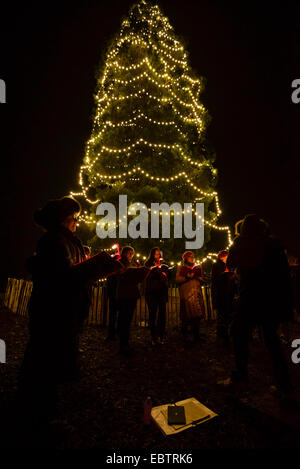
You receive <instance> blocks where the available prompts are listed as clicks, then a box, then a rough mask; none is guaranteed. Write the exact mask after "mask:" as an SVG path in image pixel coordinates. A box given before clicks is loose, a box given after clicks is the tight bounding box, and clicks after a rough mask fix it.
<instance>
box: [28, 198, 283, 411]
mask: <svg viewBox="0 0 300 469" xmlns="http://www.w3.org/2000/svg"><path fill="white" fill-rule="evenodd" d="M79 212H80V204H79V203H78V202H77V201H76V200H74V199H73V198H70V197H63V198H62V199H58V200H52V201H49V202H48V203H47V204H46V205H45V207H43V208H42V209H40V210H38V211H36V212H35V214H34V220H35V222H36V223H37V224H38V225H39V226H41V227H42V228H43V229H44V230H45V233H44V235H43V236H42V238H41V239H40V241H39V243H38V246H37V249H36V253H35V255H34V256H32V257H31V258H30V259H28V261H27V264H26V265H27V269H28V270H29V271H30V273H31V275H32V280H33V291H32V295H31V299H30V303H29V331H30V339H29V342H28V345H27V348H26V351H25V356H24V361H23V364H22V369H21V375H20V384H19V394H20V399H21V401H22V400H23V402H24V403H25V402H26V405H25V407H26V408H27V409H30V408H35V409H38V413H39V414H43V413H45V412H46V413H48V412H49V410H50V409H51V404H52V405H53V406H54V405H55V402H56V393H57V385H58V384H59V383H62V382H64V381H66V380H69V379H72V378H74V376H76V375H77V373H78V363H77V358H78V340H79V334H80V332H81V330H82V327H83V323H84V320H85V318H86V317H87V315H88V310H89V304H90V299H91V292H92V286H93V283H94V282H95V281H96V280H97V279H98V278H99V277H106V278H107V287H108V298H109V328H108V331H109V332H108V338H109V339H114V338H116V335H118V336H119V340H120V353H121V354H124V355H130V354H131V351H132V350H131V347H130V343H129V338H130V324H131V321H132V317H133V313H134V310H135V308H136V303H137V299H138V298H139V296H140V294H141V291H140V288H141V285H143V289H144V295H145V299H146V303H147V306H148V311H149V329H150V341H151V342H150V343H151V345H153V346H155V345H156V344H163V343H164V341H165V326H166V304H167V301H168V281H169V276H170V273H171V271H172V269H173V268H170V267H169V266H167V265H166V264H165V263H164V262H163V259H162V257H161V251H160V249H159V248H158V247H154V248H152V249H151V251H150V253H149V257H148V259H147V260H146V262H145V264H144V266H142V267H141V266H138V265H136V264H135V262H134V261H133V258H134V249H133V248H132V247H131V246H125V247H123V249H122V251H121V255H119V256H115V257H114V258H112V257H111V256H110V255H109V254H107V253H104V252H103V253H102V254H103V255H102V256H98V255H96V256H93V257H92V258H91V260H92V262H88V261H87V262H86V263H85V262H83V261H85V260H87V258H88V257H89V253H88V252H87V250H86V249H85V247H84V246H83V245H82V243H81V242H80V240H79V239H78V238H77V237H76V236H75V234H74V233H75V231H76V224H77V221H78V216H79ZM182 261H183V263H182V265H181V266H180V267H179V268H178V269H177V273H176V282H177V283H178V285H179V290H180V317H181V321H182V333H183V336H184V338H187V337H188V336H189V335H190V334H192V335H193V337H194V340H195V341H201V340H202V335H201V334H200V332H199V328H200V324H201V317H203V315H204V301H203V296H202V285H203V271H202V268H201V265H197V264H196V263H195V258H194V253H193V252H192V251H186V252H185V253H183V255H182ZM289 285H290V284H289V274H288V264H287V261H286V256H285V254H284V249H283V247H282V246H281V244H280V243H279V242H278V241H276V240H275V239H273V238H272V237H270V236H269V234H268V232H267V226H266V224H265V223H264V222H263V221H261V220H259V219H258V217H256V216H254V215H253V216H248V217H246V218H245V219H244V222H243V224H242V229H241V233H240V234H239V236H237V238H236V239H235V241H234V243H233V245H232V247H231V248H230V250H229V253H228V252H225V251H222V252H221V253H220V254H219V256H218V261H217V263H216V264H215V266H214V269H213V273H212V291H213V302H214V307H215V308H216V310H217V317H218V321H217V334H218V336H219V337H222V338H225V339H226V338H228V331H229V324H231V331H232V332H231V334H232V337H233V344H234V351H235V357H236V369H235V370H234V371H233V374H232V377H231V380H233V381H241V380H247V360H248V338H249V334H250V332H251V329H252V328H253V326H254V325H255V324H260V325H261V326H262V329H263V333H264V338H265V342H266V345H267V346H268V348H269V351H270V355H271V358H272V361H273V365H274V370H275V376H276V378H277V382H278V385H279V386H280V388H281V389H282V390H288V389H290V387H291V384H290V380H289V376H288V372H287V366H286V363H285V360H284V356H283V354H282V351H281V347H280V341H279V338H278V336H277V333H276V326H277V324H278V322H279V321H280V320H288V319H290V314H291V304H290V303H289V298H290V296H289V294H290V291H289ZM30 406H31V407H30ZM31 410H32V409H31Z"/></svg>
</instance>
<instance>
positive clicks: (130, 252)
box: [126, 251, 134, 264]
mask: <svg viewBox="0 0 300 469" xmlns="http://www.w3.org/2000/svg"><path fill="white" fill-rule="evenodd" d="M133 256H134V252H133V251H128V252H127V253H126V258H127V260H128V262H129V263H130V264H131V262H132V258H133Z"/></svg>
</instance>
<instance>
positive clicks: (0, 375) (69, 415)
mask: <svg viewBox="0 0 300 469" xmlns="http://www.w3.org/2000/svg"><path fill="white" fill-rule="evenodd" d="M202 332H204V333H205V334H206V341H205V342H204V343H201V344H189V345H184V344H183V342H182V338H181V335H180V331H178V330H169V331H168V337H167V341H166V343H165V344H164V345H158V346H156V347H152V346H151V345H150V337H149V330H148V329H146V328H133V329H132V331H131V344H132V346H133V347H134V353H133V355H132V356H131V357H130V358H126V357H122V356H120V355H119V354H118V343H117V342H114V341H107V340H106V335H107V331H106V329H104V328H99V327H96V326H89V327H87V328H86V329H85V331H84V333H83V334H82V337H81V344H80V354H81V363H82V372H81V377H80V379H79V380H78V381H76V382H73V383H68V384H66V385H63V386H61V387H60V391H59V395H60V402H59V408H58V409H57V417H56V419H55V420H54V421H53V422H52V424H51V425H50V426H49V428H47V429H44V433H43V431H42V432H39V434H38V435H31V436H29V435H22V433H21V435H20V429H19V432H17V431H16V434H14V428H10V430H7V429H8V428H9V424H8V423H9V421H10V420H11V419H10V415H12V414H13V411H14V406H15V399H16V391H17V379H18V373H19V368H20V364H21V361H22V356H23V353H24V349H25V346H26V342H27V339H28V329H27V319H26V318H24V317H17V316H16V315H14V314H13V313H11V312H9V311H8V310H6V309H5V308H3V307H2V308H1V311H0V338H1V339H4V340H5V342H6V346H7V362H6V364H0V412H1V415H2V418H1V420H2V423H3V424H2V425H1V430H0V442H2V443H0V446H2V447H3V446H4V447H40V446H41V447H51V448H104V449H110V450H111V449H115V450H119V449H122V448H123V449H141V448H146V449H151V450H154V451H156V450H159V449H168V450H172V449H174V450H175V449H176V450H193V449H201V448H262V447H263V448H278V447H279V448H280V447H281V448H284V447H296V446H297V445H299V446H300V444H299V443H298V438H297V435H298V434H299V428H298V431H297V428H296V427H295V426H294V422H291V424H290V422H289V419H288V418H287V419H283V420H282V419H280V418H279V419H278V418H277V417H278V412H276V408H275V407H276V406H278V403H277V401H276V400H274V398H273V397H271V396H270V391H269V387H270V385H272V384H273V377H272V369H271V365H270V362H269V357H268V353H267V351H266V350H265V347H264V345H263V343H262V341H261V340H260V339H259V338H258V337H255V338H254V340H253V342H252V344H251V358H250V365H249V377H250V389H249V390H248V391H246V392H244V394H243V395H242V396H241V397H242V399H237V398H236V397H233V396H232V394H231V393H230V392H228V391H224V389H223V387H222V386H221V385H220V384H218V381H220V380H222V379H225V378H227V377H228V376H229V375H230V370H231V367H232V364H233V355H232V348H231V346H224V345H220V344H218V343H217V341H216V335H215V324H214V323H210V324H209V323H205V324H203V328H202ZM289 334H290V335H289V336H288V337H287V341H286V344H285V345H284V347H285V351H286V355H287V360H288V361H289V364H290V368H291V373H292V374H293V379H294V383H295V386H296V388H297V389H298V390H300V380H299V371H300V364H299V365H294V364H292V362H291V352H292V349H291V341H292V339H293V338H300V327H299V324H294V325H292V326H291V329H290V331H289ZM147 396H151V398H152V402H153V406H156V405H161V404H166V403H171V402H177V401H180V400H183V399H186V398H188V397H195V398H196V399H198V400H199V401H200V402H202V403H203V404H205V405H206V406H207V407H209V408H210V409H212V410H213V411H214V412H216V413H217V414H218V417H216V418H214V419H212V420H210V421H208V422H206V423H203V424H201V425H198V426H197V427H195V428H192V429H188V430H186V431H183V432H182V433H179V434H177V435H174V436H171V437H170V436H168V437H165V436H164V435H163V434H162V433H161V432H160V430H159V429H158V428H157V427H156V425H155V424H154V423H152V424H151V425H150V426H145V425H144V424H143V403H144V400H145V399H146V397H147ZM253 399H254V401H253ZM264 400H265V401H266V400H267V401H268V403H269V408H270V406H271V411H269V412H267V413H266V412H264V411H263V407H264V405H263V402H264ZM253 402H254V404H253ZM270 402H271V404H270ZM272 403H273V404H272ZM273 407H274V413H273ZM269 410H270V409H269ZM287 412H290V411H285V410H284V411H283V413H284V415H287ZM272 413H273V415H272ZM23 436H24V437H23Z"/></svg>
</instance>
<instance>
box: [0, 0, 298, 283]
mask: <svg viewBox="0 0 300 469" xmlns="http://www.w3.org/2000/svg"><path fill="white" fill-rule="evenodd" d="M132 3H133V2H132V1H128V0H110V1H103V0H102V1H101V0H98V1H91V2H78V3H76V2H73V3H72V4H71V3H70V4H69V3H66V2H63V1H62V2H55V1H53V2H51V3H50V2H48V3H47V2H36V3H31V4H28V3H26V2H24V3H22V4H20V5H18V4H13V3H10V4H9V3H6V5H3V4H1V33H0V34H1V36H0V40H1V43H0V44H1V60H0V78H1V79H4V80H5V82H6V89H7V103H6V104H0V118H1V121H0V124H1V127H0V135H1V142H0V154H1V199H2V201H1V215H2V217H1V218H2V223H1V251H2V252H1V282H2V284H3V285H4V284H5V280H6V279H7V277H9V276H10V277H24V275H25V271H24V261H25V259H26V257H28V256H29V255H30V254H31V253H32V251H33V250H34V249H35V245H36V241H37V240H38V238H39V237H40V235H41V232H40V231H39V229H38V228H37V227H35V226H34V224H33V221H32V214H33V211H34V210H35V209H36V208H38V207H40V206H42V205H43V204H44V203H45V202H46V201H47V200H48V199H49V198H56V197H61V196H63V195H67V194H68V193H69V191H70V190H77V189H78V186H77V180H78V173H79V167H80V164H81V163H82V159H83V156H84V145H85V142H86V140H87V139H88V138H89V134H90V131H91V127H92V110H93V106H94V103H93V93H94V91H95V86H96V80H95V71H96V69H97V67H98V64H99V62H100V61H101V60H102V57H103V54H104V53H105V51H106V48H107V45H108V43H109V41H110V39H111V38H112V37H113V36H114V35H115V34H116V33H117V32H118V31H119V28H120V24H121V18H122V17H123V16H124V15H126V14H127V12H128V9H129V7H130V6H131V4H132ZM159 5H160V7H161V8H162V10H163V12H164V13H165V14H166V15H167V16H168V18H169V20H170V23H171V24H172V25H173V26H174V28H175V32H176V33H177V34H178V35H179V36H180V37H182V38H183V39H184V43H185V44H186V47H187V50H188V52H189V54H190V63H191V65H192V67H193V69H194V70H195V71H196V72H197V73H198V74H199V75H202V76H204V77H205V78H206V79H207V86H206V89H205V92H204V94H203V95H202V98H201V99H202V101H203V103H204V104H205V106H206V107H207V109H208V111H209V113H210V115H211V116H212V123H211V125H210V127H209V132H208V136H209V139H210V141H211V143H212V144H213V145H214V147H215V149H216V153H217V160H216V167H217V168H218V171H219V182H218V188H217V189H218V192H219V197H220V203H221V208H222V209H223V214H224V215H223V216H222V218H221V220H220V221H221V222H225V223H229V224H230V226H231V227H232V228H233V226H234V223H235V221H237V220H238V219H240V218H241V217H242V216H244V215H245V214H246V213H251V212H252V213H253V212H256V213H258V214H259V215H260V216H262V217H264V218H265V219H266V220H268V221H269V222H270V225H271V228H272V231H273V232H274V233H275V234H276V235H278V236H279V237H280V238H281V239H282V240H283V241H284V243H285V245H286V246H287V248H288V250H289V251H290V252H291V253H292V254H294V255H300V249H299V237H300V231H299V222H298V218H299V214H298V206H299V188H298V187H299V183H298V181H299V173H300V171H299V170H300V165H299V151H300V142H299V140H300V139H299V128H300V125H299V124H300V119H299V117H300V103H299V104H298V105H297V104H294V103H292V101H291V93H292V88H291V83H292V81H293V80H294V79H296V78H300V59H299V57H300V41H299V35H300V34H299V29H300V20H299V9H297V8H296V3H294V2H261V1H260V2H258V1H249V2H248V1H245V2H237V3H235V2H233V1H231V0H228V1H227V2H221V1H215V2H214V1H200V0H199V1H191V0H185V1H184V2H182V1H179V0H160V1H159ZM221 247H222V246H221Z"/></svg>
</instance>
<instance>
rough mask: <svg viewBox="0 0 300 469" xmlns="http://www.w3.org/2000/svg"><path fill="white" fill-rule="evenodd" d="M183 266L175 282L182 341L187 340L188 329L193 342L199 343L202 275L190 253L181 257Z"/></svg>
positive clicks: (201, 313)
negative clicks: (178, 295) (177, 290)
mask: <svg viewBox="0 0 300 469" xmlns="http://www.w3.org/2000/svg"><path fill="white" fill-rule="evenodd" d="M182 260H183V265H182V266H180V267H179V269H178V270H177V273H176V282H177V283H178V284H179V293H180V317H181V321H182V333H183V337H184V339H185V340H186V339H188V332H189V328H191V329H192V332H193V336H194V341H195V342H198V341H201V340H202V338H201V335H200V333H199V326H200V320H201V318H202V317H203V315H204V311H205V309H204V301H203V294H202V288H201V285H202V282H203V273H202V267H201V265H200V264H199V265H197V264H196V263H195V256H194V253H193V252H192V251H186V252H184V253H183V255H182Z"/></svg>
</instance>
